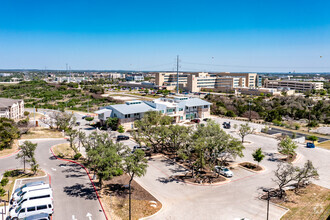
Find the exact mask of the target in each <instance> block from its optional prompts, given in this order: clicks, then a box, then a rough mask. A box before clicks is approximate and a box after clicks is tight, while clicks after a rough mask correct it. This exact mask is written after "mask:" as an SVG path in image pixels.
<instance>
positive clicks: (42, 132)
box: [20, 127, 63, 139]
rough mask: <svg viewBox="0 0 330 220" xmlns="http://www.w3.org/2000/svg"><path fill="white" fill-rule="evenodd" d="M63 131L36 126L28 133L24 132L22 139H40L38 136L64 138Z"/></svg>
mask: <svg viewBox="0 0 330 220" xmlns="http://www.w3.org/2000/svg"><path fill="white" fill-rule="evenodd" d="M62 137H63V135H62V132H60V131H55V130H51V129H49V128H42V127H35V128H31V129H30V130H29V132H28V133H27V134H23V135H22V136H21V138H20V139H38V138H62Z"/></svg>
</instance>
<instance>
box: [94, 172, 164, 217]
mask: <svg viewBox="0 0 330 220" xmlns="http://www.w3.org/2000/svg"><path fill="white" fill-rule="evenodd" d="M129 179H130V178H129V176H128V175H125V174H124V175H121V176H117V177H114V178H113V179H111V180H108V181H104V186H103V187H102V190H99V193H100V197H101V200H102V204H103V205H104V209H105V212H106V214H107V215H108V216H110V219H128V216H129V200H128V196H129V189H128V182H129ZM131 187H132V200H131V201H132V219H141V218H143V217H148V216H151V215H153V214H155V213H157V212H158V211H159V210H160V209H161V208H162V204H161V203H160V202H159V201H158V200H157V199H156V198H155V197H154V196H153V195H151V194H150V193H149V192H148V191H147V190H145V189H144V188H143V187H142V186H141V185H139V184H138V183H137V182H135V181H134V180H133V181H132V185H131Z"/></svg>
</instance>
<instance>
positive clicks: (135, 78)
mask: <svg viewBox="0 0 330 220" xmlns="http://www.w3.org/2000/svg"><path fill="white" fill-rule="evenodd" d="M125 79H126V80H127V81H143V80H144V76H143V74H139V73H136V74H135V73H131V74H126V75H125Z"/></svg>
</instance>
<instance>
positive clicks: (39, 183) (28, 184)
mask: <svg viewBox="0 0 330 220" xmlns="http://www.w3.org/2000/svg"><path fill="white" fill-rule="evenodd" d="M43 184H45V183H44V182H43V181H36V182H30V183H26V184H24V185H23V186H21V187H18V188H17V189H15V191H14V194H15V193H18V192H19V191H21V190H22V189H24V188H26V187H32V186H39V185H43Z"/></svg>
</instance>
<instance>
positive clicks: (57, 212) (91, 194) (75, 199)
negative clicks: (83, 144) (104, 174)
mask: <svg viewBox="0 0 330 220" xmlns="http://www.w3.org/2000/svg"><path fill="white" fill-rule="evenodd" d="M32 142H34V143H37V144H38V146H37V149H36V159H37V161H38V163H39V165H40V168H42V169H43V170H45V171H46V172H47V173H48V174H49V175H50V176H51V185H52V188H53V193H54V215H53V219H54V220H63V219H69V220H71V219H72V220H75V219H76V220H81V219H86V220H89V218H88V217H87V216H86V215H87V213H90V214H92V217H91V218H92V219H93V220H94V219H102V220H103V219H105V217H104V214H103V212H102V208H101V206H100V204H99V202H98V200H97V197H96V193H95V191H94V189H93V186H92V184H91V182H90V180H89V178H88V176H87V174H86V172H85V170H84V169H83V168H82V167H80V166H79V165H77V164H73V163H70V162H68V163H67V162H65V161H61V160H57V159H56V158H55V157H54V156H53V155H52V153H51V152H50V148H51V146H53V145H56V144H60V143H65V142H66V140H63V139H56V140H50V139H48V140H38V141H32ZM15 157H16V155H12V156H10V157H7V158H3V159H1V160H0V173H1V174H2V173H3V172H4V171H5V170H8V169H15V168H21V167H22V166H23V165H22V163H21V162H20V161H19V160H17V159H15Z"/></svg>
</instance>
